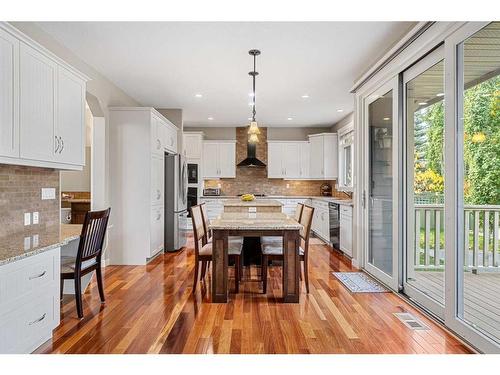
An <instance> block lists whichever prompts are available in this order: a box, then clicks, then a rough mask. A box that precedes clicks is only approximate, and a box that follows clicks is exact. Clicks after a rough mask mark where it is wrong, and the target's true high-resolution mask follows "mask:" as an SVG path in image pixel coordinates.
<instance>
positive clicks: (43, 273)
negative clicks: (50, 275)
mask: <svg viewBox="0 0 500 375" xmlns="http://www.w3.org/2000/svg"><path fill="white" fill-rule="evenodd" d="M46 273H47V271H43V272H42V273H41V274H40V275H36V276H30V280H34V279H39V278H40V277H43V276H45V274H46Z"/></svg>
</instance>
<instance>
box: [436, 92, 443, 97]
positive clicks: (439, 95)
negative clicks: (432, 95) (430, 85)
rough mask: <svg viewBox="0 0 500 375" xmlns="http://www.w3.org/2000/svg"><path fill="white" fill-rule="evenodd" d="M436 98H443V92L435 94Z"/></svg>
mask: <svg viewBox="0 0 500 375" xmlns="http://www.w3.org/2000/svg"><path fill="white" fill-rule="evenodd" d="M436 96H438V97H441V96H444V92H440V93H439V94H436Z"/></svg>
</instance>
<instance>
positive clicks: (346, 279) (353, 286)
mask: <svg viewBox="0 0 500 375" xmlns="http://www.w3.org/2000/svg"><path fill="white" fill-rule="evenodd" d="M332 274H333V276H335V277H336V278H337V279H339V280H340V282H341V283H342V284H344V286H345V287H346V288H347V289H349V291H351V292H352V293H385V292H389V290H388V289H386V288H385V287H384V286H382V285H381V284H379V283H378V282H377V281H375V280H373V279H372V278H371V277H370V276H368V275H367V274H366V273H364V272H332Z"/></svg>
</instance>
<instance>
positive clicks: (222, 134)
mask: <svg viewBox="0 0 500 375" xmlns="http://www.w3.org/2000/svg"><path fill="white" fill-rule="evenodd" d="M236 129H237V128H236V127H213V128H207V127H198V126H197V127H187V128H185V129H184V130H185V131H202V132H203V133H204V134H205V139H207V140H233V139H236ZM329 131H330V128H328V127H326V128H321V127H314V128H267V139H268V140H270V141H307V139H308V138H307V136H308V135H309V134H318V133H325V132H329Z"/></svg>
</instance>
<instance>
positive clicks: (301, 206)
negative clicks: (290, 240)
mask: <svg viewBox="0 0 500 375" xmlns="http://www.w3.org/2000/svg"><path fill="white" fill-rule="evenodd" d="M303 209H304V204H303V203H297V209H296V210H295V215H294V216H293V218H294V219H295V220H296V221H298V222H299V223H300V218H301V216H302V210H303ZM281 241H283V237H279V236H262V237H261V238H260V243H261V245H262V244H270V243H276V242H281Z"/></svg>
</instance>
